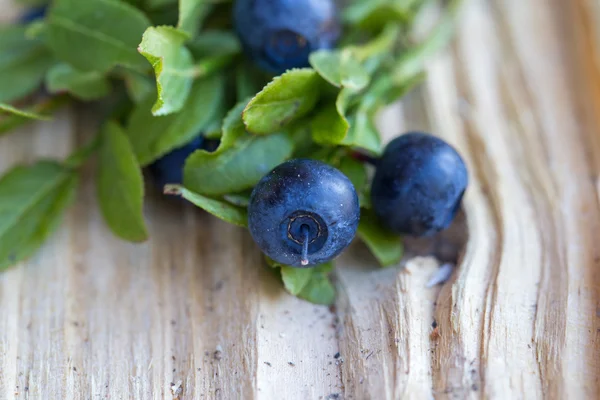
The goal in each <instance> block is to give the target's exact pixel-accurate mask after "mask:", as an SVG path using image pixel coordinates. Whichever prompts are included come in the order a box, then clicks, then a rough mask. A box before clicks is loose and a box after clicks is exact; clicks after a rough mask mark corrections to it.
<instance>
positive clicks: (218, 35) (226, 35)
mask: <svg viewBox="0 0 600 400" xmlns="http://www.w3.org/2000/svg"><path fill="white" fill-rule="evenodd" d="M188 47H189V49H190V51H191V52H192V55H193V56H194V58H195V59H201V58H206V57H215V56H223V55H231V54H236V53H239V52H240V50H241V45H240V41H239V40H238V38H237V36H236V35H235V33H233V32H230V31H218V30H208V31H205V32H202V33H201V34H199V35H198V36H197V37H196V38H194V39H192V40H191V41H190V42H189V43H188ZM254 94H256V92H255V93H252V95H254Z"/></svg>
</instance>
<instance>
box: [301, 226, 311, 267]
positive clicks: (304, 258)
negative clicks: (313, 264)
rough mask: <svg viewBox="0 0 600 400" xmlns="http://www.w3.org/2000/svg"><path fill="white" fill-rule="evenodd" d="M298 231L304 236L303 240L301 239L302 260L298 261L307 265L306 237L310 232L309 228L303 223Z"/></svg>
mask: <svg viewBox="0 0 600 400" xmlns="http://www.w3.org/2000/svg"><path fill="white" fill-rule="evenodd" d="M300 232H301V233H302V235H303V236H304V240H303V241H302V260H300V263H301V264H302V265H308V242H309V240H308V237H309V234H310V228H309V227H308V225H306V224H303V225H302V226H301V227H300Z"/></svg>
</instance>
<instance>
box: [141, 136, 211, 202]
mask: <svg viewBox="0 0 600 400" xmlns="http://www.w3.org/2000/svg"><path fill="white" fill-rule="evenodd" d="M204 142H205V141H204V137H203V136H198V137H197V138H196V139H194V140H192V141H191V142H190V143H188V144H186V145H184V146H182V147H179V148H177V149H175V150H173V151H171V152H170V153H168V154H166V155H165V156H163V157H162V158H159V159H158V160H156V161H154V163H152V164H151V165H150V167H149V168H148V169H149V170H150V174H151V175H152V178H153V179H154V182H155V183H156V185H157V186H158V187H159V188H160V189H161V190H162V189H163V188H164V186H165V185H167V184H170V183H172V184H181V183H182V181H183V166H184V165H185V160H186V158H187V157H188V156H189V155H190V154H192V153H193V152H194V151H196V150H198V149H201V148H202V147H203V145H204Z"/></svg>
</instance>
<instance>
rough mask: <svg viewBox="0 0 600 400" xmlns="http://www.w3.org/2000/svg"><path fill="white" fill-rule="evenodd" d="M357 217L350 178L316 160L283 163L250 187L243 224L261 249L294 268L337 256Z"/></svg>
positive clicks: (356, 202)
mask: <svg viewBox="0 0 600 400" xmlns="http://www.w3.org/2000/svg"><path fill="white" fill-rule="evenodd" d="M359 219H360V207H359V205H358V196H357V194H356V191H355V190H354V186H353V185H352V182H350V180H349V179H348V178H347V177H346V176H345V175H344V174H342V173H341V172H340V171H339V170H337V169H335V168H333V167H331V166H329V165H327V164H325V163H322V162H320V161H315V160H305V159H296V160H291V161H287V162H285V163H283V164H281V165H279V166H278V167H276V168H275V169H274V170H273V171H271V172H270V173H269V174H267V175H266V176H265V177H263V178H262V180H261V181H260V182H259V183H258V184H257V185H256V186H255V187H254V190H253V191H252V195H251V197H250V204H249V206H248V227H249V229H250V234H251V235H252V238H253V239H254V241H255V242H256V243H257V244H258V246H259V247H260V249H261V250H262V251H263V252H264V253H265V254H266V255H267V256H269V257H271V258H272V259H273V260H275V261H277V262H279V263H281V264H285V265H291V266H295V267H305V266H308V265H315V264H321V263H324V262H327V261H330V260H331V259H333V258H335V257H336V256H337V255H339V254H340V253H341V252H342V250H344V249H345V248H346V247H347V246H348V245H349V244H350V242H352V239H353V238H354V235H355V234H356V229H357V228H358V221H359Z"/></svg>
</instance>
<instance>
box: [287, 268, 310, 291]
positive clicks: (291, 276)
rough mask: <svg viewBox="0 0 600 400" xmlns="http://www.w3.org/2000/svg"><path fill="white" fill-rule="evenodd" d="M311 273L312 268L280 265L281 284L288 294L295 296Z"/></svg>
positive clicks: (303, 286)
mask: <svg viewBox="0 0 600 400" xmlns="http://www.w3.org/2000/svg"><path fill="white" fill-rule="evenodd" d="M312 275H313V270H312V268H294V267H288V266H283V267H281V279H282V280H283V285H284V286H285V288H286V290H287V291H288V292H290V294H292V295H294V296H297V295H298V294H299V293H300V292H302V289H304V288H305V287H306V285H308V282H310V280H311V278H312Z"/></svg>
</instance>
